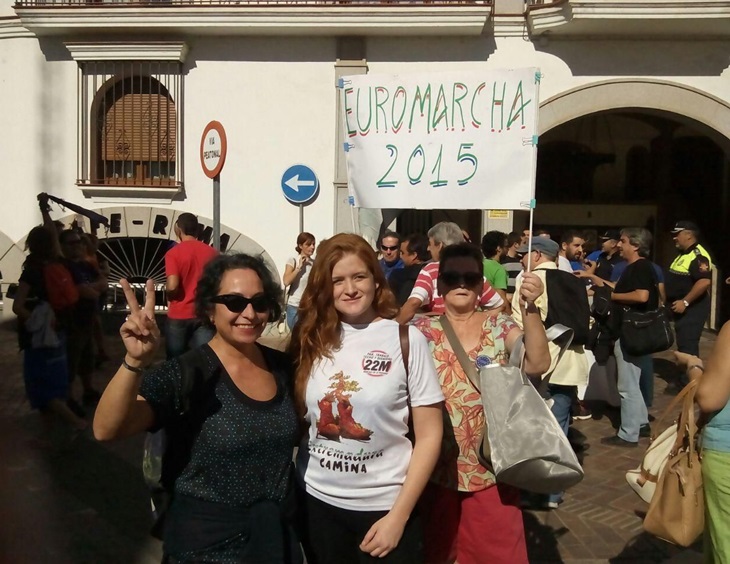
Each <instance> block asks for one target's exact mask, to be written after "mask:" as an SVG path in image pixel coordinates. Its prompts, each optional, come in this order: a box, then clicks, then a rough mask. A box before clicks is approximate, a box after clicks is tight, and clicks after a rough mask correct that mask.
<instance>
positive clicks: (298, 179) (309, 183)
mask: <svg viewBox="0 0 730 564" xmlns="http://www.w3.org/2000/svg"><path fill="white" fill-rule="evenodd" d="M281 189H282V191H283V192H284V197H285V198H286V199H287V200H289V201H290V202H291V203H292V204H297V205H303V204H307V203H309V202H311V201H312V200H313V199H314V198H315V197H316V196H317V192H318V191H319V180H317V175H316V174H314V171H313V170H312V169H311V168H309V167H308V166H304V165H294V166H292V167H289V168H288V169H286V172H284V174H283V176H282V177H281Z"/></svg>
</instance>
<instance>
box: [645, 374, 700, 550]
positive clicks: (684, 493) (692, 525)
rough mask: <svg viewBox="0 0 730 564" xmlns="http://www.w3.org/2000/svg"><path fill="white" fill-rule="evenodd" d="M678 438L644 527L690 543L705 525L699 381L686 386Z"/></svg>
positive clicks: (673, 541)
mask: <svg viewBox="0 0 730 564" xmlns="http://www.w3.org/2000/svg"><path fill="white" fill-rule="evenodd" d="M685 390H686V393H685V394H684V396H683V402H682V413H681V415H680V416H679V421H678V423H677V439H676V441H675V442H674V445H673V446H672V449H671V452H670V455H669V459H668V460H667V461H666V464H665V466H664V469H663V470H662V472H661V475H660V476H659V479H658V481H657V485H656V491H655V492H654V495H653V496H652V498H651V503H650V504H649V510H648V511H647V513H646V517H645V518H644V530H645V531H646V532H648V533H651V534H652V535H655V536H657V537H659V538H661V539H663V540H666V541H669V542H671V543H674V544H678V545H680V546H690V545H691V544H692V543H694V542H695V541H696V540H697V539H698V538H699V536H700V535H701V534H702V530H703V529H704V526H705V500H704V492H703V490H702V468H701V466H700V455H699V452H698V450H697V439H698V427H697V422H696V420H695V409H694V399H695V393H696V391H697V381H693V382H690V384H688V385H687V386H686V388H685Z"/></svg>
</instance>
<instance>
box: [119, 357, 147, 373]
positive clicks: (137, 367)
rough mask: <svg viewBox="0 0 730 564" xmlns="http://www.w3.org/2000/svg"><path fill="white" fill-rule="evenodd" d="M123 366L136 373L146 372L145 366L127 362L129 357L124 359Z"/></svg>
mask: <svg viewBox="0 0 730 564" xmlns="http://www.w3.org/2000/svg"><path fill="white" fill-rule="evenodd" d="M122 366H124V368H126V369H127V370H129V371H130V372H134V373H135V374H142V373H143V372H144V368H142V367H140V366H130V365H129V364H128V363H127V359H126V358H125V359H124V360H122Z"/></svg>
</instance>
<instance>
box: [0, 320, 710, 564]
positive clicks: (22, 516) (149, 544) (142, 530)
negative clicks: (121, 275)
mask: <svg viewBox="0 0 730 564" xmlns="http://www.w3.org/2000/svg"><path fill="white" fill-rule="evenodd" d="M13 324H14V322H13V321H11V320H6V321H5V322H4V323H2V324H0V374H2V377H0V406H2V407H1V409H0V483H2V488H0V514H1V516H2V517H1V521H2V526H0V562H12V563H14V564H24V563H38V562H44V563H45V562H53V563H54V564H62V563H67V562H68V563H73V564H84V563H89V564H98V563H105V564H106V563H120V564H129V563H148V562H149V563H152V562H159V560H160V556H161V550H160V543H159V542H157V541H155V540H154V539H152V538H151V537H150V536H149V535H148V530H149V526H150V524H151V520H150V516H149V505H148V503H149V501H148V500H149V497H148V494H147V490H146V488H145V485H144V483H143V481H142V473H141V453H142V439H141V438H140V437H135V438H131V439H128V440H124V441H120V442H117V443H114V444H101V443H98V442H96V441H95V440H94V439H93V437H92V436H91V432H90V431H86V432H84V433H82V434H79V435H73V434H71V433H69V432H66V431H58V430H56V431H54V432H53V433H52V434H51V435H50V436H49V435H45V434H44V433H43V429H42V428H41V424H40V418H39V416H38V414H36V413H34V412H32V411H31V410H30V408H29V406H28V404H27V402H26V400H25V397H24V390H23V383H22V376H21V355H20V354H18V352H17V345H16V336H15V333H14V331H13ZM114 324H115V321H114V320H111V319H110V320H109V322H108V325H110V326H111V325H114ZM117 326H118V323H117ZM265 339H266V342H267V344H273V345H276V344H278V343H280V341H281V339H280V338H279V337H278V335H277V334H276V333H272V334H271V335H269V336H267V337H266V338H265ZM713 341H714V336H712V335H709V334H708V335H706V337H705V338H703V343H702V350H703V353H704V355H706V354H707V352H708V350H709V347H710V346H711V344H712V342H713ZM107 343H108V346H109V351H110V353H111V356H112V358H114V359H119V358H121V354H122V350H121V343H119V342H118V339H117V338H116V337H115V336H114V333H113V332H111V331H110V335H109V337H108V338H107ZM670 358H671V355H669V354H665V355H662V356H661V357H660V358H658V359H657V360H656V362H655V371H656V372H657V374H658V376H657V377H656V378H655V380H656V386H655V402H654V408H653V409H652V410H651V412H652V413H654V414H658V413H660V412H661V409H662V408H663V407H664V406H665V405H666V404H667V403H668V402H669V400H670V399H671V397H670V396H667V395H665V394H664V393H663V391H664V388H665V386H666V384H665V382H664V380H663V378H666V377H667V374H669V372H670V370H671V369H672V367H673V366H672V365H671V364H670V362H669V360H668V359H670ZM116 367H117V363H116V362H114V361H112V362H108V363H107V364H105V365H104V366H103V367H102V369H101V370H100V371H99V372H98V374H97V375H96V383H97V385H98V387H99V389H102V388H103V386H104V384H105V383H106V382H107V381H108V379H109V377H110V376H111V374H112V373H113V372H114V371H115V370H116ZM609 416H610V417H609ZM611 419H613V420H615V419H616V413H615V412H607V413H606V414H605V415H603V416H602V417H601V418H600V419H592V420H587V421H577V422H575V423H574V425H573V429H572V434H571V438H572V440H573V441H574V442H576V443H581V444H583V446H584V450H583V451H582V452H583V463H584V466H585V470H586V478H585V480H584V481H583V482H582V483H581V484H579V485H578V486H576V487H575V488H573V489H572V490H570V491H569V492H567V493H566V496H565V502H564V503H563V504H562V505H561V506H560V508H559V509H558V510H556V511H552V512H544V511H529V512H525V514H524V515H525V526H526V530H527V535H528V545H529V553H530V561H531V562H571V563H581V562H584V563H589V562H590V563H593V562H647V563H648V562H667V561H671V562H700V561H701V548H699V547H693V548H691V549H685V550H682V549H679V548H676V547H674V546H672V545H669V544H667V543H665V542H662V541H659V540H657V539H654V538H653V537H650V536H649V535H646V534H644V533H643V532H642V529H641V516H642V513H643V512H645V511H646V504H644V503H643V502H642V501H641V499H639V497H638V496H636V494H634V493H633V492H632V491H631V490H630V488H629V487H628V485H627V484H626V482H625V480H624V473H625V472H626V470H628V469H631V468H634V467H636V466H637V465H638V464H639V462H640V459H641V456H642V454H643V452H644V449H645V447H646V445H647V443H648V441H647V440H646V439H642V443H641V447H643V448H638V449H621V448H616V447H606V446H604V445H601V444H600V442H599V439H600V438H601V437H603V436H607V435H610V434H612V433H613V432H614V431H613V429H612V426H611ZM89 420H91V413H90V414H89ZM485 564H487V563H485Z"/></svg>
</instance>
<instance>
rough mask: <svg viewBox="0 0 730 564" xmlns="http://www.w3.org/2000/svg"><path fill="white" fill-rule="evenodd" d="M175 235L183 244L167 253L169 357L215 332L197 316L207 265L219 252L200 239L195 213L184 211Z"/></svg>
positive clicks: (179, 218) (167, 338)
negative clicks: (197, 292)
mask: <svg viewBox="0 0 730 564" xmlns="http://www.w3.org/2000/svg"><path fill="white" fill-rule="evenodd" d="M175 235H176V236H177V238H178V240H179V241H180V243H179V244H177V245H175V246H174V247H172V248H171V249H170V250H169V251H167V254H165V275H166V276H167V284H166V290H167V301H168V304H169V305H168V309H167V331H166V332H165V342H166V343H167V358H174V357H177V356H180V355H181V354H183V353H184V352H185V351H187V350H188V349H191V348H195V347H199V346H200V345H204V344H205V343H207V342H208V341H210V340H211V339H212V338H213V334H214V332H213V330H212V329H209V328H207V327H205V326H204V325H203V324H202V322H201V321H200V320H199V319H198V318H197V316H196V315H195V288H196V287H197V285H198V280H200V276H201V274H202V273H203V268H204V267H205V265H206V264H207V263H208V261H209V260H210V259H212V258H213V257H214V256H216V255H217V254H218V251H216V250H215V249H214V248H213V247H211V246H210V245H206V244H205V243H203V242H201V241H198V239H197V236H198V218H197V217H195V216H194V215H193V214H191V213H183V214H180V217H178V218H177V221H176V222H175Z"/></svg>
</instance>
